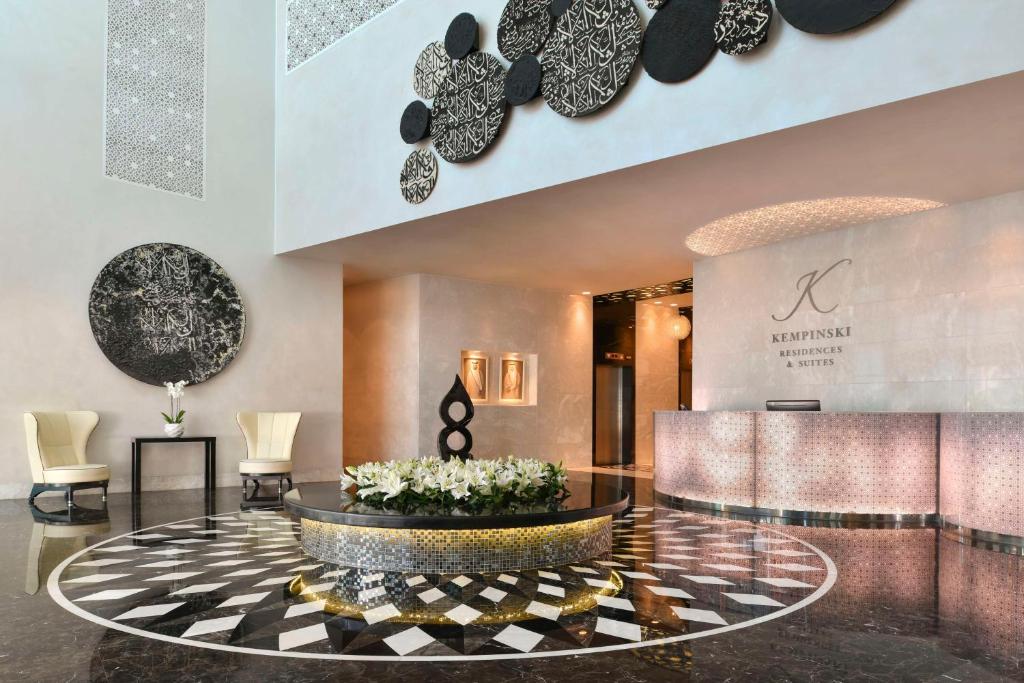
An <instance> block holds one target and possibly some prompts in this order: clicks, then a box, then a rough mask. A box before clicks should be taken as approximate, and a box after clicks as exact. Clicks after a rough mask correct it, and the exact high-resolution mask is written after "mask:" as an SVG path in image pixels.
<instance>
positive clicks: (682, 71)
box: [640, 0, 721, 83]
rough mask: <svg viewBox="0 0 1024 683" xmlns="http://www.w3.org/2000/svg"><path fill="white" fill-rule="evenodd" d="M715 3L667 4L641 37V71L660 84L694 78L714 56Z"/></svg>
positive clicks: (676, 0) (680, 0) (679, 0)
mask: <svg viewBox="0 0 1024 683" xmlns="http://www.w3.org/2000/svg"><path fill="white" fill-rule="evenodd" d="M720 7H721V4H720V1H719V0H668V2H666V3H665V6H664V7H662V8H661V9H660V10H658V11H657V12H656V13H655V15H654V17H653V18H652V19H651V21H650V23H649V24H648V25H647V32H646V33H645V34H644V46H643V50H642V52H641V54H640V59H641V61H642V62H643V65H644V70H645V71H647V73H648V75H650V76H651V78H653V79H655V80H657V81H661V82H662V83H678V82H679V81H685V80H686V79H687V78H691V77H692V76H695V75H696V74H697V72H699V71H700V70H701V69H703V68H704V65H705V64H707V63H708V61H709V60H710V59H711V57H712V56H713V55H714V53H715V22H716V21H717V20H718V10H719V8H720Z"/></svg>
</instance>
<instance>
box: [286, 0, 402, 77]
mask: <svg viewBox="0 0 1024 683" xmlns="http://www.w3.org/2000/svg"><path fill="white" fill-rule="evenodd" d="M396 2H398V0H288V16H287V20H286V21H287V31H286V32H287V34H288V71H291V70H292V69H294V68H296V67H298V66H301V65H302V64H304V63H305V62H307V61H309V60H310V59H312V58H313V57H315V56H317V55H318V54H320V53H321V52H323V51H324V50H326V49H327V48H329V47H330V46H331V45H333V44H334V43H336V42H338V41H339V40H341V39H342V38H344V37H345V36H346V35H347V34H348V33H349V32H351V31H353V30H355V29H357V28H359V27H360V26H362V25H363V24H365V23H366V22H367V21H369V20H370V19H373V18H374V17H375V16H377V15H378V14H380V13H381V12H383V11H384V10H386V9H387V8H389V7H391V6H392V5H394V4H395V3H396Z"/></svg>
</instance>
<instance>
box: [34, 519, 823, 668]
mask: <svg viewBox="0 0 1024 683" xmlns="http://www.w3.org/2000/svg"><path fill="white" fill-rule="evenodd" d="M655 509H656V510H658V509H660V510H668V511H671V512H675V510H673V509H672V508H658V507H655ZM206 518H207V516H206V515H202V516H199V517H190V518H188V519H182V520H178V521H176V522H166V523H164V524H157V525H155V526H151V527H146V528H145V529H137V530H134V531H129V532H127V533H124V534H121V535H120V536H114V537H112V538H108V539H106V540H105V541H100V542H99V543H96V544H94V545H91V546H89V547H88V548H84V549H83V550H80V551H78V552H77V553H75V554H73V555H71V556H70V557H68V558H67V559H66V560H64V561H63V562H61V563H60V564H59V565H57V567H56V568H55V569H54V570H53V571H52V572H51V573H50V577H49V578H48V579H47V580H46V589H47V591H48V592H49V593H50V597H51V598H53V600H54V602H56V603H57V604H58V605H60V606H61V607H63V608H64V609H66V610H67V611H69V612H71V613H73V614H77V615H78V616H80V617H82V618H83V619H85V620H86V621H91V622H92V623H94V624H99V625H100V626H106V627H107V628H112V629H114V630H115V631H122V632H124V633H131V634H132V635H136V636H140V637H142V638H149V639H151V640H162V641H164V642H167V643H175V644H178V645H185V646H188V647H201V648H206V649H208V650H222V651H225V652H237V653H240V654H250V655H263V656H267V657H292V658H297V659H340V660H350V661H364V662H365V661H376V662H467V661H476V660H480V661H487V660H504V659H538V658H543V657H567V656H570V655H589V654H594V653H598V652H614V651H616V650H636V649H639V648H643V647H651V646H653V645H668V644H671V643H678V642H682V641H684V640H695V639H697V638H706V637H708V636H717V635H721V634H723V633H728V632H730V631H738V630H740V629H744V628H747V627H750V626H756V625H757V624H763V623H764V622H766V621H772V620H773V619H778V618H779V617H784V616H786V615H787V614H792V613H793V612H796V611H797V610H801V609H803V608H805V607H807V606H808V605H810V604H811V603H813V602H816V601H817V600H818V599H820V598H821V597H822V596H823V595H825V593H827V592H829V590H831V589H832V586H834V585H835V582H836V578H837V577H838V576H839V572H838V570H837V569H836V565H835V562H833V561H832V558H831V557H829V556H828V555H826V554H825V553H824V552H823V551H822V550H820V549H818V548H816V547H815V546H813V545H811V544H810V543H807V542H806V541H803V540H801V539H799V538H796V537H795V536H790V535H789V534H784V533H782V532H781V531H779V530H778V529H775V528H773V529H772V531H773V532H774V533H776V534H778V535H780V536H784V537H786V538H788V539H790V540H793V541H796V542H797V543H799V544H801V545H803V546H806V547H807V548H809V549H810V550H812V551H813V552H814V553H815V554H816V555H817V556H818V557H820V558H821V560H822V562H824V563H825V566H826V567H827V568H828V575H827V576H826V577H825V581H823V582H822V584H821V585H820V586H818V588H817V589H816V590H815V591H814V592H813V593H811V594H810V595H808V596H807V597H805V598H804V599H802V600H800V601H798V602H795V603H793V604H792V605H790V606H788V607H785V608H783V609H780V610H778V611H776V612H772V613H771V614H766V615H764V616H761V617H756V618H754V619H750V620H747V621H742V622H740V623H738V624H730V625H728V626H721V627H719V628H713V629H708V630H705V631H698V632H697V633H687V634H684V635H681V636H671V637H669V638H659V639H657V640H646V641H642V642H638V643H622V644H620V645H602V646H599V647H586V648H577V649H574V650H551V651H547V652H520V653H508V654H490V655H437V656H427V655H409V656H402V655H346V654H321V653H317V652H280V651H275V650H263V649H257V648H246V647H238V646H236V645H220V644H218V643H204V642H198V641H194V640H189V639H187V638H176V637H174V636H167V635H163V634H160V633H152V632H150V631H144V630H142V629H139V628H134V627H132V626H126V625H124V624H119V623H117V622H116V621H110V620H109V619H101V618H100V617H97V616H96V615H95V614H92V613H90V612H87V611H86V610H84V609H82V608H81V607H79V606H78V605H76V604H74V603H73V602H71V601H70V600H68V599H67V597H65V596H64V594H63V593H62V592H61V590H60V585H59V582H60V575H61V573H62V572H63V571H64V570H65V569H66V568H67V567H68V565H70V564H71V563H72V562H74V561H75V560H76V559H78V558H79V557H81V556H82V555H84V554H85V553H87V552H89V551H91V550H94V549H96V548H99V547H101V546H104V545H106V544H108V543H111V542H113V541H117V540H119V539H122V538H126V537H128V536H135V535H136V534H140V533H142V532H144V531H152V530H154V529H160V528H162V527H165V526H168V525H170V524H181V523H182V522H192V521H196V520H200V519H206ZM735 521H740V520H735Z"/></svg>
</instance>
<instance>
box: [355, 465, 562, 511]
mask: <svg viewBox="0 0 1024 683" xmlns="http://www.w3.org/2000/svg"><path fill="white" fill-rule="evenodd" d="M567 480H568V474H567V473H566V471H565V468H564V467H563V466H562V464H561V463H559V464H557V465H556V464H553V463H549V462H543V461H541V460H535V459H519V458H514V457H512V456H509V457H507V458H499V459H497V460H467V461H465V462H463V461H462V460H459V459H458V458H453V459H452V460H449V461H447V462H446V461H444V460H442V459H441V458H439V457H437V456H430V457H426V458H418V459H416V460H392V461H389V462H368V463H366V464H364V465H359V466H350V467H347V468H345V472H344V473H342V475H341V488H342V489H350V488H352V487H353V486H354V487H356V495H357V496H358V497H359V499H360V500H362V501H363V502H365V503H367V504H369V505H372V506H375V507H379V508H386V509H396V510H411V509H415V508H419V507H433V508H440V509H443V510H451V509H454V508H458V509H460V510H464V511H468V512H477V511H480V510H484V509H494V510H499V509H512V508H516V507H518V506H526V505H536V504H538V503H545V502H556V501H559V500H562V499H564V498H565V497H566V496H568V494H569V491H568V489H567V488H566V481H567Z"/></svg>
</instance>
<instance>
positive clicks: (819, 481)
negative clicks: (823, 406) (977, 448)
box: [654, 412, 938, 515]
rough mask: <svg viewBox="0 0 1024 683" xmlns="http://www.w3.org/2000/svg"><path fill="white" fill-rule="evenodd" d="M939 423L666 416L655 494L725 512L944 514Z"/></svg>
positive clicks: (869, 417)
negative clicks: (939, 508) (939, 509)
mask: <svg viewBox="0 0 1024 683" xmlns="http://www.w3.org/2000/svg"><path fill="white" fill-rule="evenodd" d="M937 427H938V416H937V415H935V414H933V413H768V412H661V413H657V414H656V415H655V445H656V455H655V460H654V462H655V469H654V471H655V475H654V479H655V488H656V490H657V491H658V492H659V493H663V494H666V495H670V496H673V497H676V498H685V499H687V500H691V501H697V502H704V503H713V504H716V505H727V506H742V507H750V508H767V509H772V510H787V511H801V512H804V511H806V512H826V513H840V514H841V513H856V514H886V515H890V514H891V515H897V514H898V515H931V514H934V513H935V500H936V495H935V494H936V466H937V465H936V462H935V450H936V439H937V438H938V429H937Z"/></svg>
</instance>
